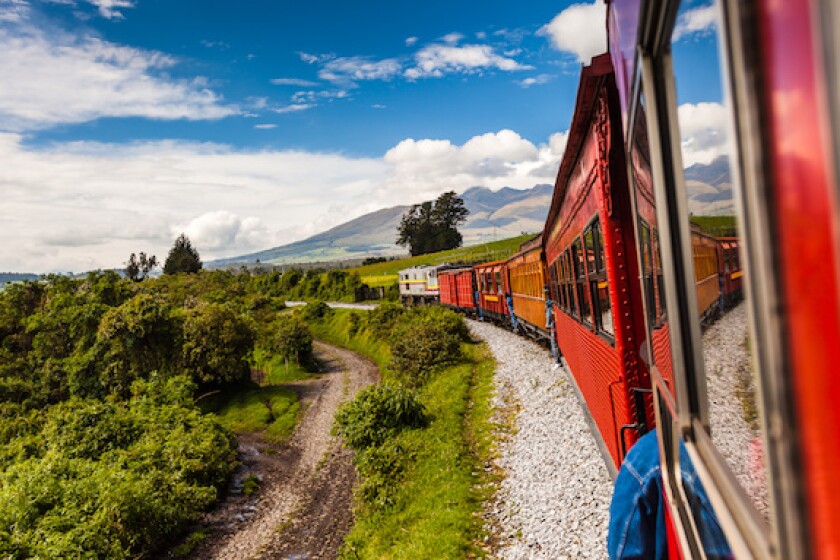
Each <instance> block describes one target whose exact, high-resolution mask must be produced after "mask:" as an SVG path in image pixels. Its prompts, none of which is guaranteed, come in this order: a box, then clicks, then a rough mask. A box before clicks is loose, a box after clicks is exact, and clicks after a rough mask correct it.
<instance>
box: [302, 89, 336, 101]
mask: <svg viewBox="0 0 840 560" xmlns="http://www.w3.org/2000/svg"><path fill="white" fill-rule="evenodd" d="M347 96H348V93H347V90H345V89H338V90H322V91H312V90H308V91H296V92H295V93H294V95H292V98H291V100H292V103H315V102H316V101H317V100H318V99H328V100H333V99H344V98H345V97H347Z"/></svg>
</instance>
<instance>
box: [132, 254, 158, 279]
mask: <svg viewBox="0 0 840 560" xmlns="http://www.w3.org/2000/svg"><path fill="white" fill-rule="evenodd" d="M158 264H159V263H158V260H157V257H156V256H154V255H152V256H151V257H149V256H147V255H146V253H143V252H141V253H140V258H139V259H138V258H137V255H136V254H134V253H131V256H130V257H129V258H128V262H127V263H125V275H126V276H127V277H128V278H129V279H130V280H134V281H135V282H140V281H142V280H144V279H145V278H146V276H148V275H149V273H150V272H151V271H152V270H153V269H154V268H155V267H157V266H158Z"/></svg>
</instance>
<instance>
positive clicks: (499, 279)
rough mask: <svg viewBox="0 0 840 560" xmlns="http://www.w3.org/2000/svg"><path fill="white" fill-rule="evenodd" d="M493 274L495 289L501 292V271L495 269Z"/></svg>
mask: <svg viewBox="0 0 840 560" xmlns="http://www.w3.org/2000/svg"><path fill="white" fill-rule="evenodd" d="M495 276H496V279H495V280H496V291H497V292H499V293H502V271H501V270H497V271H496V274H495Z"/></svg>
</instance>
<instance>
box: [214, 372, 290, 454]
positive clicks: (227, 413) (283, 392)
mask: <svg viewBox="0 0 840 560" xmlns="http://www.w3.org/2000/svg"><path fill="white" fill-rule="evenodd" d="M208 401H209V402H208V403H207V404H206V405H205V407H207V408H210V409H213V410H214V412H215V413H216V415H217V416H218V417H219V421H220V422H221V423H222V425H223V426H225V427H226V428H228V429H229V430H231V431H233V432H236V433H243V432H248V433H252V432H264V435H265V438H266V439H267V440H268V441H270V442H272V443H282V442H283V441H284V440H285V439H286V438H287V437H289V435H291V433H292V431H293V430H294V428H295V425H296V424H297V420H298V414H299V413H300V403H299V402H298V397H297V394H296V393H295V392H294V391H292V390H291V389H288V388H286V387H277V386H268V387H260V386H259V385H256V384H248V385H244V386H242V387H241V388H240V389H239V390H236V391H233V392H231V393H225V394H220V395H216V396H215V397H214V398H213V400H210V399H208Z"/></svg>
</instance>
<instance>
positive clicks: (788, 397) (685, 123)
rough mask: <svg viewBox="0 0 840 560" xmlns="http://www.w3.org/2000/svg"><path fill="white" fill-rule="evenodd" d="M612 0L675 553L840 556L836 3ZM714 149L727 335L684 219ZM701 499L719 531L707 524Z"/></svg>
mask: <svg viewBox="0 0 840 560" xmlns="http://www.w3.org/2000/svg"><path fill="white" fill-rule="evenodd" d="M605 4H606V11H607V18H606V20H607V22H608V33H607V37H608V41H609V51H610V55H611V57H612V59H613V63H614V65H615V68H616V74H617V79H616V83H617V86H618V90H619V98H620V103H621V114H622V121H623V123H624V131H625V132H624V134H625V142H624V146H625V150H626V153H627V158H628V160H629V163H630V165H629V169H630V170H631V173H630V179H631V184H630V187H631V193H632V217H631V219H632V221H633V222H634V223H633V224H631V228H630V229H635V231H636V232H637V237H636V239H637V252H638V255H639V260H638V262H639V268H640V272H641V274H639V276H638V280H637V281H634V284H635V285H634V286H633V287H632V288H631V291H637V292H641V294H642V296H643V297H642V298H641V299H642V303H643V304H644V307H645V313H644V314H643V317H644V320H645V325H644V327H645V328H644V332H643V333H642V336H641V337H640V339H639V340H638V343H639V348H640V351H639V357H640V358H641V359H643V360H644V362H645V365H646V367H647V370H648V371H649V374H650V378H651V385H652V389H653V405H654V409H655V414H656V420H657V435H658V438H659V455H660V465H661V473H662V480H663V490H664V494H665V499H666V508H665V512H666V517H667V518H668V519H669V520H670V522H671V528H672V529H673V531H672V533H671V535H670V536H671V537H672V538H670V539H669V555H670V557H671V558H693V557H698V558H703V557H720V555H721V553H722V552H723V550H724V549H725V550H726V552H725V553H724V554H723V555H724V556H726V557H736V558H795V559H800V558H838V557H840V532H838V531H837V524H838V519H840V500H838V499H837V497H838V496H840V476H838V475H837V473H838V472H840V429H838V426H840V408H838V407H837V405H836V403H837V402H838V401H840V383H838V382H837V376H836V364H837V363H840V264H838V263H840V237H838V236H837V232H838V231H840V196H838V189H837V178H838V176H840V103H838V100H840V64H838V62H837V61H838V60H840V32H838V30H840V7H838V5H837V2H832V1H830V0H788V1H784V2H765V1H761V0H718V1H717V2H715V3H713V4H699V3H697V2H690V1H687V0H684V1H682V2H679V1H673V0H663V1H653V0H608V1H606V2H605ZM701 20H702V21H701ZM703 22H705V23H703ZM700 60H702V61H703V62H702V64H698V61H700ZM715 63H717V68H716V67H715ZM712 138H715V139H716V140H715V141H713V142H709V140H710V139H712ZM710 148H711V149H710ZM701 150H707V151H706V152H705V153H701ZM712 158H714V160H713V159H712ZM721 158H723V159H721ZM692 167H693V169H691V168H692ZM712 167H714V168H715V169H717V170H723V172H722V173H717V174H716V175H714V177H713V176H712V174H710V175H707V176H706V178H705V179H704V180H703V184H704V185H706V186H711V185H712V182H714V186H713V189H714V191H715V192H716V193H717V194H720V193H722V192H727V191H729V192H731V197H732V201H733V203H732V204H731V205H729V206H727V205H726V204H722V201H721V199H718V200H716V203H718V204H719V206H718V207H717V208H707V209H708V210H709V211H710V215H721V212H723V211H725V212H727V213H731V214H732V215H733V216H734V217H735V218H736V222H737V230H738V238H737V240H733V239H723V240H718V266H719V267H720V266H721V265H722V272H723V275H721V276H720V277H719V279H720V280H722V284H723V287H722V292H723V293H724V298H727V297H728V296H729V295H730V294H737V293H738V292H739V291H740V292H742V293H743V296H744V301H743V303H740V304H738V305H737V306H736V308H735V309H733V311H732V312H730V313H727V314H726V315H725V316H724V317H723V318H722V319H721V321H729V320H730V319H733V318H734V317H735V316H740V319H738V321H741V323H737V322H735V323H730V325H731V326H732V325H734V326H735V327H736V328H731V329H730V330H728V331H727V333H728V334H727V335H726V336H720V333H719V332H718V333H716V332H715V329H714V328H712V329H708V330H704V329H703V325H702V324H701V321H700V314H701V307H702V305H703V303H702V301H700V297H699V295H698V292H697V286H696V280H697V274H698V271H697V264H696V263H695V262H694V259H693V254H692V231H691V226H690V218H691V216H692V214H694V215H698V214H697V213H698V212H703V211H705V209H704V208H703V207H702V205H701V206H698V205H697V203H698V198H697V196H696V195H697V191H696V190H694V191H692V189H695V188H696V187H697V184H698V183H697V181H698V179H697V177H698V175H697V171H698V170H703V169H710V168H712ZM689 170H691V171H690V172H689ZM710 181H711V182H710ZM704 188H705V187H704ZM706 192H712V191H711V190H709V189H707V190H706ZM700 202H703V201H700ZM727 245H728V246H727ZM549 258H553V257H552V256H549ZM727 262H728V264H729V272H728V273H727ZM733 264H734V265H735V266H737V269H735V268H734V267H733ZM611 288H612V286H611ZM736 299H737V296H736ZM732 358H735V360H734V361H730V360H731V359H732ZM728 376H733V377H728ZM730 387H737V388H738V391H737V394H732V393H726V392H725V391H726V390H727V388H730ZM721 391H724V392H721ZM723 406H730V409H729V410H730V412H733V414H730V415H728V416H727V415H724V414H720V413H719V412H720V410H721V407H723ZM724 417H726V418H728V419H729V420H731V421H732V422H734V423H735V424H737V425H739V426H740V427H739V429H738V430H731V429H729V428H728V427H727V426H726V425H722V424H721V422H722V421H723V420H724ZM736 432H738V433H743V434H744V435H745V437H744V438H743V440H742V441H741V444H740V445H733V442H737V441H738V439H737V438H734V439H733V435H734V434H735V433H736ZM697 490H701V491H702V494H705V496H706V498H707V500H706V506H705V507H703V508H700V507H698V503H697ZM710 509H711V510H713V513H712V514H710V513H709V510H710ZM711 518H714V520H715V521H716V523H717V524H718V525H719V527H720V529H721V530H722V533H723V536H724V537H725V540H726V543H725V546H722V545H721V543H720V542H716V543H712V542H710V541H709V539H708V536H709V533H708V531H707V530H706V529H707V528H708V527H709V525H708V523H709V521H710V519H711Z"/></svg>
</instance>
